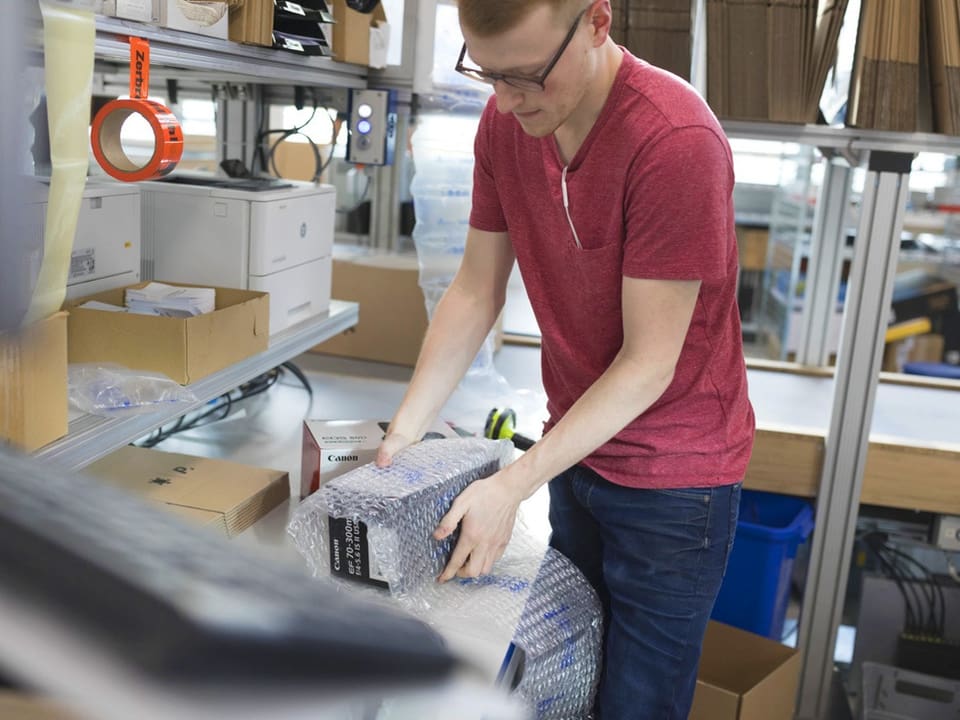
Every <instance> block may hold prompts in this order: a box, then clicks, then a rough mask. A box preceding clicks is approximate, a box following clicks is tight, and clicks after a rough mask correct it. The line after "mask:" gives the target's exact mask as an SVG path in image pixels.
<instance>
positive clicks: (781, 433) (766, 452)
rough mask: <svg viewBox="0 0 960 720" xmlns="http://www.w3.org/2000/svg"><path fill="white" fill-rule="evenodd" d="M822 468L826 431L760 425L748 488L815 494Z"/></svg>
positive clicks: (748, 476) (796, 493) (749, 467)
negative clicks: (820, 432)
mask: <svg viewBox="0 0 960 720" xmlns="http://www.w3.org/2000/svg"><path fill="white" fill-rule="evenodd" d="M822 467H823V435H822V434H819V433H816V432H810V431H806V430H798V429H793V428H787V427H782V426H779V427H778V426H765V427H758V428H757V434H756V438H755V440H754V444H753V457H752V458H751V459H750V465H749V466H748V467H747V475H746V478H745V479H744V487H746V488H749V489H751V490H765V491H768V492H778V493H784V494H787V495H801V496H805V497H814V496H816V494H817V488H818V487H819V485H820V471H821V468H822Z"/></svg>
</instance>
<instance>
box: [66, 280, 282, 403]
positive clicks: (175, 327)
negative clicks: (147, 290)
mask: <svg viewBox="0 0 960 720" xmlns="http://www.w3.org/2000/svg"><path fill="white" fill-rule="evenodd" d="M169 284H170V285H179V286H184V283H169ZM144 285H146V283H141V284H138V285H133V286H131V287H143V286H144ZM124 290H125V288H117V289H115V290H107V291H105V292H102V293H97V294H96V295H90V296H88V297H85V298H79V299H77V300H73V301H71V302H70V303H68V305H67V308H66V309H68V310H69V311H70V318H69V321H68V335H69V346H68V348H69V359H70V362H71V363H89V362H110V363H117V364H119V365H123V366H125V367H128V368H133V369H136V370H152V371H154V372H160V373H163V374H164V375H167V376H168V377H170V378H172V379H173V380H175V381H176V382H178V383H181V384H187V383H192V382H195V381H197V380H199V379H200V378H203V377H206V376H207V375H209V374H211V373H213V372H216V371H217V370H222V369H223V368H225V367H228V366H229V365H232V364H234V363H236V362H239V361H240V360H243V359H244V358H247V357H250V356H251V355H255V354H257V353H259V352H263V351H264V350H266V349H267V343H268V340H269V337H270V322H269V321H270V307H269V298H268V296H267V294H266V293H262V292H255V291H253V290H234V289H231V288H216V291H217V305H216V308H217V309H216V310H214V311H213V312H212V313H206V314H204V315H197V316H195V317H191V318H167V317H156V316H153V315H133V314H127V313H117V312H108V311H103V310H88V309H84V308H81V307H79V306H80V305H82V304H83V303H85V302H88V301H90V300H97V301H100V302H105V303H109V304H111V305H119V306H122V305H123V298H124Z"/></svg>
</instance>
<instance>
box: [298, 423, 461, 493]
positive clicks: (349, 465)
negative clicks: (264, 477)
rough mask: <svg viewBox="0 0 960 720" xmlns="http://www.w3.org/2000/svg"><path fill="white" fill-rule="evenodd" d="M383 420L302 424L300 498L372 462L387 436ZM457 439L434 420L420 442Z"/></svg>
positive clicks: (448, 427) (450, 430)
mask: <svg viewBox="0 0 960 720" xmlns="http://www.w3.org/2000/svg"><path fill="white" fill-rule="evenodd" d="M388 426H389V423H388V422H387V421H385V420H307V421H305V422H304V423H303V455H302V463H301V465H300V497H301V498H305V497H306V496H307V495H310V494H311V493H314V492H316V491H317V490H318V489H319V488H320V486H321V485H323V484H325V483H326V482H327V481H329V480H331V479H333V478H335V477H337V476H338V475H343V473H345V472H347V471H348V470H353V469H354V468H358V467H360V466H361V465H366V464H367V463H370V462H373V461H374V460H375V459H376V457H377V448H379V447H380V442H381V441H382V440H383V438H384V435H385V434H386V432H387V427H388ZM454 437H458V435H457V433H456V431H455V430H454V429H453V428H451V427H450V426H449V425H448V424H447V423H445V422H442V421H440V420H438V421H437V422H435V423H434V424H433V425H432V426H431V427H430V429H429V430H428V431H427V432H426V434H425V435H424V436H423V438H422V439H423V440H436V439H438V438H454Z"/></svg>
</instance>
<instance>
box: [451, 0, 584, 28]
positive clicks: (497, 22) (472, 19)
mask: <svg viewBox="0 0 960 720" xmlns="http://www.w3.org/2000/svg"><path fill="white" fill-rule="evenodd" d="M541 5H547V6H550V7H551V8H552V9H553V10H554V11H555V12H557V14H558V16H559V17H563V18H565V17H566V16H567V15H569V16H570V18H571V20H572V19H573V16H574V15H575V14H576V13H577V12H579V10H580V9H581V8H582V6H584V5H585V1H584V0H458V2H457V6H458V8H459V10H460V22H461V24H463V26H464V27H466V28H469V29H470V31H471V32H474V33H476V34H477V35H479V36H480V37H490V36H491V35H497V34H498V33H502V32H505V31H506V30H509V29H510V28H512V27H514V26H516V25H518V24H519V23H521V22H522V21H523V19H524V18H526V17H527V15H529V14H530V12H531V11H533V10H534V9H535V8H538V7H540V6H541Z"/></svg>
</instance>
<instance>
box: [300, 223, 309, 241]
mask: <svg viewBox="0 0 960 720" xmlns="http://www.w3.org/2000/svg"><path fill="white" fill-rule="evenodd" d="M306 236H307V224H306V223H300V237H302V238H305V237H306Z"/></svg>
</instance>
